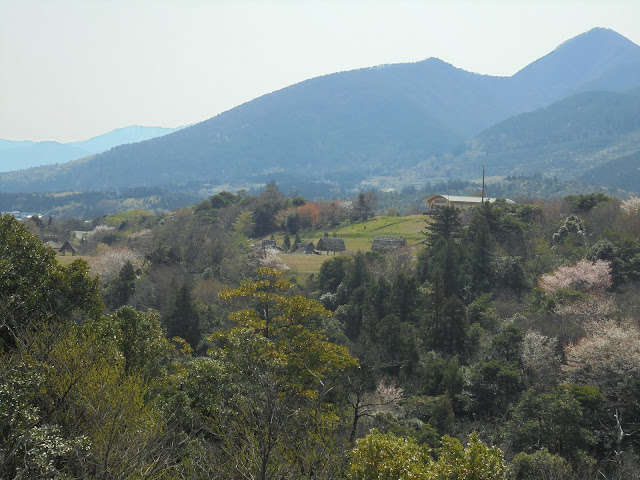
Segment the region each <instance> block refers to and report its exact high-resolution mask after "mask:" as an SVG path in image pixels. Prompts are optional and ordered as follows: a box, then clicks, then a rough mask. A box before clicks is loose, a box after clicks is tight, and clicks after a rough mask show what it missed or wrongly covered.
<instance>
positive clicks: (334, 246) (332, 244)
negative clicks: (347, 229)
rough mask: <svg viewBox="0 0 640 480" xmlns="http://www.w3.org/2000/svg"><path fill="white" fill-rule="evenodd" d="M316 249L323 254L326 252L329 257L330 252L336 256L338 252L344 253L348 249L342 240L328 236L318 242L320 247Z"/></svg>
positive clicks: (317, 246)
mask: <svg viewBox="0 0 640 480" xmlns="http://www.w3.org/2000/svg"><path fill="white" fill-rule="evenodd" d="M316 248H317V249H318V250H321V251H323V252H324V251H326V252H327V255H329V252H333V254H334V255H335V253H336V252H344V251H345V250H346V247H345V246H344V240H343V239H342V238H336V237H327V236H325V237H322V238H321V239H320V240H318V245H316Z"/></svg>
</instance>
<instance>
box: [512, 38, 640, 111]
mask: <svg viewBox="0 0 640 480" xmlns="http://www.w3.org/2000/svg"><path fill="white" fill-rule="evenodd" d="M635 65H637V69H640V46H638V45H636V44H635V43H633V42H632V41H631V40H629V39H628V38H626V37H624V36H622V35H620V34H619V33H617V32H615V31H613V30H611V29H608V28H601V27H598V28H593V29H591V30H589V31H587V32H585V33H582V34H580V35H578V36H576V37H573V38H571V39H570V40H567V41H566V42H564V43H562V44H560V45H559V46H558V47H557V48H556V49H555V50H553V51H552V52H550V53H549V54H547V55H545V56H544V57H542V58H539V59H538V60H536V61H535V62H533V63H531V64H530V65H528V66H526V67H525V68H523V69H522V70H520V71H519V72H518V73H516V74H515V75H514V76H513V79H514V80H515V81H516V83H518V84H519V86H521V87H522V86H528V87H531V88H532V89H534V90H535V89H536V88H537V89H538V97H539V98H538V102H537V103H538V104H539V105H542V104H544V103H548V101H549V100H550V99H551V98H559V97H562V96H566V95H570V94H573V93H579V92H581V91H585V90H588V89H593V86H594V84H598V81H599V79H602V78H605V77H607V76H610V75H611V74H612V73H613V72H615V71H616V70H618V69H620V68H623V67H624V68H629V66H631V67H632V70H635V69H636V67H635ZM635 76H636V77H637V75H635ZM543 86H544V91H541V90H540V89H541V87H543ZM623 87H624V86H623ZM621 89H622V88H621ZM605 90H606V88H605Z"/></svg>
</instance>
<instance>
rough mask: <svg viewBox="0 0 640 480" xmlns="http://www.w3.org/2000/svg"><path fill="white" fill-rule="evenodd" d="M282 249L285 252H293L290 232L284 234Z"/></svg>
mask: <svg viewBox="0 0 640 480" xmlns="http://www.w3.org/2000/svg"><path fill="white" fill-rule="evenodd" d="M282 247H283V248H284V251H285V252H288V251H289V250H291V237H289V232H284V240H283V241H282Z"/></svg>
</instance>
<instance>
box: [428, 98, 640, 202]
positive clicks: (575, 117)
mask: <svg viewBox="0 0 640 480" xmlns="http://www.w3.org/2000/svg"><path fill="white" fill-rule="evenodd" d="M638 151H640V96H636V95H630V94H623V93H615V92H586V93H580V94H577V95H574V96H571V97H569V98H566V99H564V100H561V101H559V102H556V103H554V104H552V105H550V106H547V107H544V108H540V109H538V110H535V111H533V112H528V113H524V114H521V115H517V116H514V117H511V118H509V119H507V120H505V121H503V122H500V123H498V124H497V125H495V126H493V127H491V128H489V129H487V130H485V131H483V132H482V133H480V134H479V135H477V136H476V137H474V138H473V139H472V140H470V141H468V142H467V149H466V150H465V151H463V152H462V153H460V154H459V155H457V156H453V155H448V156H444V157H443V158H438V159H435V160H434V161H433V162H432V165H423V166H422V169H423V170H424V169H425V168H426V169H429V168H431V169H432V170H435V168H434V164H439V165H441V166H442V165H444V166H443V167H441V168H445V169H446V173H443V172H440V175H443V176H450V177H457V178H475V177H477V172H479V171H481V170H482V166H485V167H486V169H487V171H489V172H491V175H498V176H500V175H513V174H518V175H531V174H533V173H538V172H540V173H544V174H547V175H554V176H557V177H558V178H563V179H569V178H573V179H582V180H587V181H592V182H593V183H602V184H604V183H607V184H608V185H613V186H616V187H619V188H624V189H626V190H632V191H639V190H640V183H637V184H636V186H635V188H631V183H632V182H630V181H629V180H628V179H627V180H626V181H625V182H624V185H623V184H622V183H620V182H618V181H614V180H612V179H614V178H616V177H617V178H618V179H620V178H621V177H620V175H617V176H612V175H611V174H609V175H607V176H606V177H607V178H608V179H609V181H608V182H604V181H601V182H599V180H604V178H605V177H604V176H600V175H599V174H591V173H590V172H592V171H593V172H601V171H602V172H604V171H605V170H606V168H607V167H606V165H614V163H615V162H617V161H619V159H626V158H635V157H634V156H633V154H634V152H638ZM630 155H631V157H629V156H630ZM628 163H629V162H628V160H627V161H626V163H625V162H623V164H625V165H627V164H628ZM609 168H612V167H609ZM617 171H618V172H620V171H621V170H620V169H619V168H618V169H617ZM628 178H637V175H635V176H633V177H628Z"/></svg>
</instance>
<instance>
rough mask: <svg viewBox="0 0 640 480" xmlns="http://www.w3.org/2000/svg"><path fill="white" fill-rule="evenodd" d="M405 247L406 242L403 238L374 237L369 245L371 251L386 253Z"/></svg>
mask: <svg viewBox="0 0 640 480" xmlns="http://www.w3.org/2000/svg"><path fill="white" fill-rule="evenodd" d="M406 246H407V240H406V239H405V238H404V237H376V238H374V239H373V243H372V244H371V250H372V251H374V252H383V253H386V252H392V251H393V250H397V249H399V248H405V247H406Z"/></svg>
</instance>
